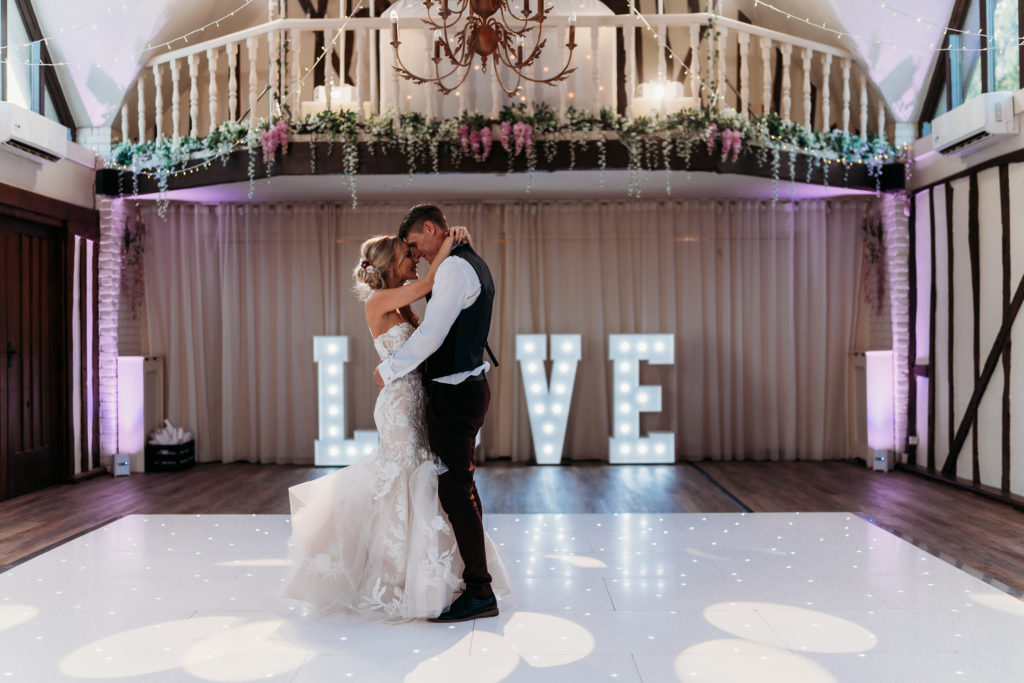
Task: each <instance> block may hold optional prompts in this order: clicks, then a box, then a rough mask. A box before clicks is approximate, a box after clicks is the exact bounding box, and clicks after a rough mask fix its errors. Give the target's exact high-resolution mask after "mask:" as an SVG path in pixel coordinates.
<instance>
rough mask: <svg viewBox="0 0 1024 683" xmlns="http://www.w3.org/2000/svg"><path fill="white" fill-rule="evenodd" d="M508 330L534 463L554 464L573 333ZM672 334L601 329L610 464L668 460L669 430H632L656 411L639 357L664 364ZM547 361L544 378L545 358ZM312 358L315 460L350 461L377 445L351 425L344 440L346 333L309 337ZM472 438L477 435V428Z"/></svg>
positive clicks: (567, 400) (574, 358)
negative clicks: (607, 372) (608, 374)
mask: <svg viewBox="0 0 1024 683" xmlns="http://www.w3.org/2000/svg"><path fill="white" fill-rule="evenodd" d="M550 341H551V352H550V354H549V353H548V335H544V334H519V335H516V360H517V361H518V362H519V366H520V370H521V374H522V378H523V387H524V390H525V395H526V407H527V411H528V413H529V418H530V430H531V433H532V437H533V449H534V453H535V455H536V458H537V463H538V464H541V465H557V464H558V463H560V462H561V460H562V451H563V449H564V446H565V435H566V432H567V431H568V424H569V410H570V407H571V404H572V394H573V386H574V385H575V381H576V369H577V367H578V366H579V363H580V360H581V359H582V340H581V337H580V335H578V334H554V335H551V338H550ZM674 349H675V335H672V334H611V335H608V359H609V360H610V361H611V362H612V408H613V410H612V412H613V416H614V417H613V419H612V432H613V433H612V435H611V436H610V437H609V439H608V448H609V454H608V460H609V462H611V463H633V464H636V463H654V464H656V463H672V462H675V435H674V434H672V433H670V432H651V433H650V435H648V436H641V434H640V413H656V412H660V411H661V404H662V401H661V387H658V386H641V385H640V363H641V362H643V361H647V362H649V363H651V364H657V365H671V364H672V363H673V362H674V358H675V352H674ZM549 357H550V359H551V361H552V367H551V378H550V380H549V379H548V377H547V372H546V370H545V362H546V361H547V360H548V358H549ZM313 360H314V361H315V362H316V364H317V397H318V403H317V406H318V411H319V415H318V424H319V437H320V438H319V439H317V441H316V443H315V458H314V462H315V463H316V464H317V465H351V464H352V463H354V462H356V461H357V460H359V459H360V458H361V457H363V456H365V455H368V454H369V453H372V452H373V450H374V449H375V448H376V447H377V443H378V436H377V432H376V431H374V430H372V429H369V430H366V429H357V430H356V431H355V434H354V435H353V438H352V439H346V438H345V435H344V430H345V398H344V378H345V363H346V362H347V361H348V337H314V338H313ZM477 443H478V444H479V434H477Z"/></svg>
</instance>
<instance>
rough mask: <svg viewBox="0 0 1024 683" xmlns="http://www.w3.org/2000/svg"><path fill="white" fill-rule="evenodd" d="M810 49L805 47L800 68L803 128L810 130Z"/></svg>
mask: <svg viewBox="0 0 1024 683" xmlns="http://www.w3.org/2000/svg"><path fill="white" fill-rule="evenodd" d="M812 63H813V62H812V61H811V48H809V47H805V48H804V52H803V60H802V61H801V64H800V66H801V67H803V71H804V78H803V96H804V128H806V129H807V130H810V129H811V64H812Z"/></svg>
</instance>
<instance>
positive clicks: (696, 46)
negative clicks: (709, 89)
mask: <svg viewBox="0 0 1024 683" xmlns="http://www.w3.org/2000/svg"><path fill="white" fill-rule="evenodd" d="M632 30H633V29H630V31H632ZM630 54H632V53H630ZM633 66H634V68H635V67H636V62H635V60H634V64H633ZM689 77H690V96H691V97H692V98H693V99H694V100H695V101H696V102H697V108H698V109H699V108H700V26H698V25H697V24H690V73H689Z"/></svg>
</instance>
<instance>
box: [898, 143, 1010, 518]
mask: <svg viewBox="0 0 1024 683" xmlns="http://www.w3.org/2000/svg"><path fill="white" fill-rule="evenodd" d="M1015 188H1016V191H1014V189H1015ZM1022 188H1024V150H1021V151H1016V152H1013V153H1009V154H1006V155H1003V156H1001V157H997V158H995V159H992V160H990V161H987V162H985V163H983V164H980V165H978V166H975V167H973V168H971V169H969V170H967V171H963V172H961V173H958V174H956V175H953V176H950V177H947V178H945V179H943V180H941V181H939V182H936V183H934V184H932V185H929V186H926V187H923V188H918V189H915V190H913V191H912V192H911V193H910V228H911V248H910V251H911V263H910V280H911V282H910V287H911V292H912V296H911V301H910V305H911V311H910V318H911V320H914V321H916V325H915V326H912V328H911V338H910V341H909V344H910V353H911V357H912V358H916V359H917V360H916V362H915V365H914V373H913V375H914V379H913V381H914V384H915V386H912V387H911V391H910V393H909V399H908V415H909V416H910V420H909V424H908V428H909V431H908V434H909V435H910V436H918V438H919V445H918V446H917V447H916V448H915V447H913V446H908V448H907V467H908V468H910V469H912V470H915V471H918V472H921V473H924V474H930V475H934V476H936V477H941V478H942V479H945V480H947V481H950V482H953V483H956V484H958V485H960V486H963V487H965V488H969V489H971V490H974V491H976V492H978V493H981V494H984V495H987V496H991V497H995V498H999V499H1002V500H1004V501H1006V502H1010V503H1011V504H1014V505H1015V506H1018V507H1021V506H1024V412H1022V411H1021V410H1020V409H1019V408H1018V409H1017V410H1016V419H1015V416H1014V410H1013V407H1014V406H1024V344H1019V345H1017V347H1019V348H1015V347H1014V345H1013V344H1012V341H1013V338H1014V332H1016V335H1017V336H1020V335H1024V322H1022V321H1021V317H1022V316H1021V315H1020V309H1021V305H1022V303H1024V192H1022V191H1021V189H1022Z"/></svg>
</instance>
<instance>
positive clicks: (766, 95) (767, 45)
mask: <svg viewBox="0 0 1024 683" xmlns="http://www.w3.org/2000/svg"><path fill="white" fill-rule="evenodd" d="M761 113H762V114H771V113H772V39H771V38H769V37H767V36H761Z"/></svg>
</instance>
